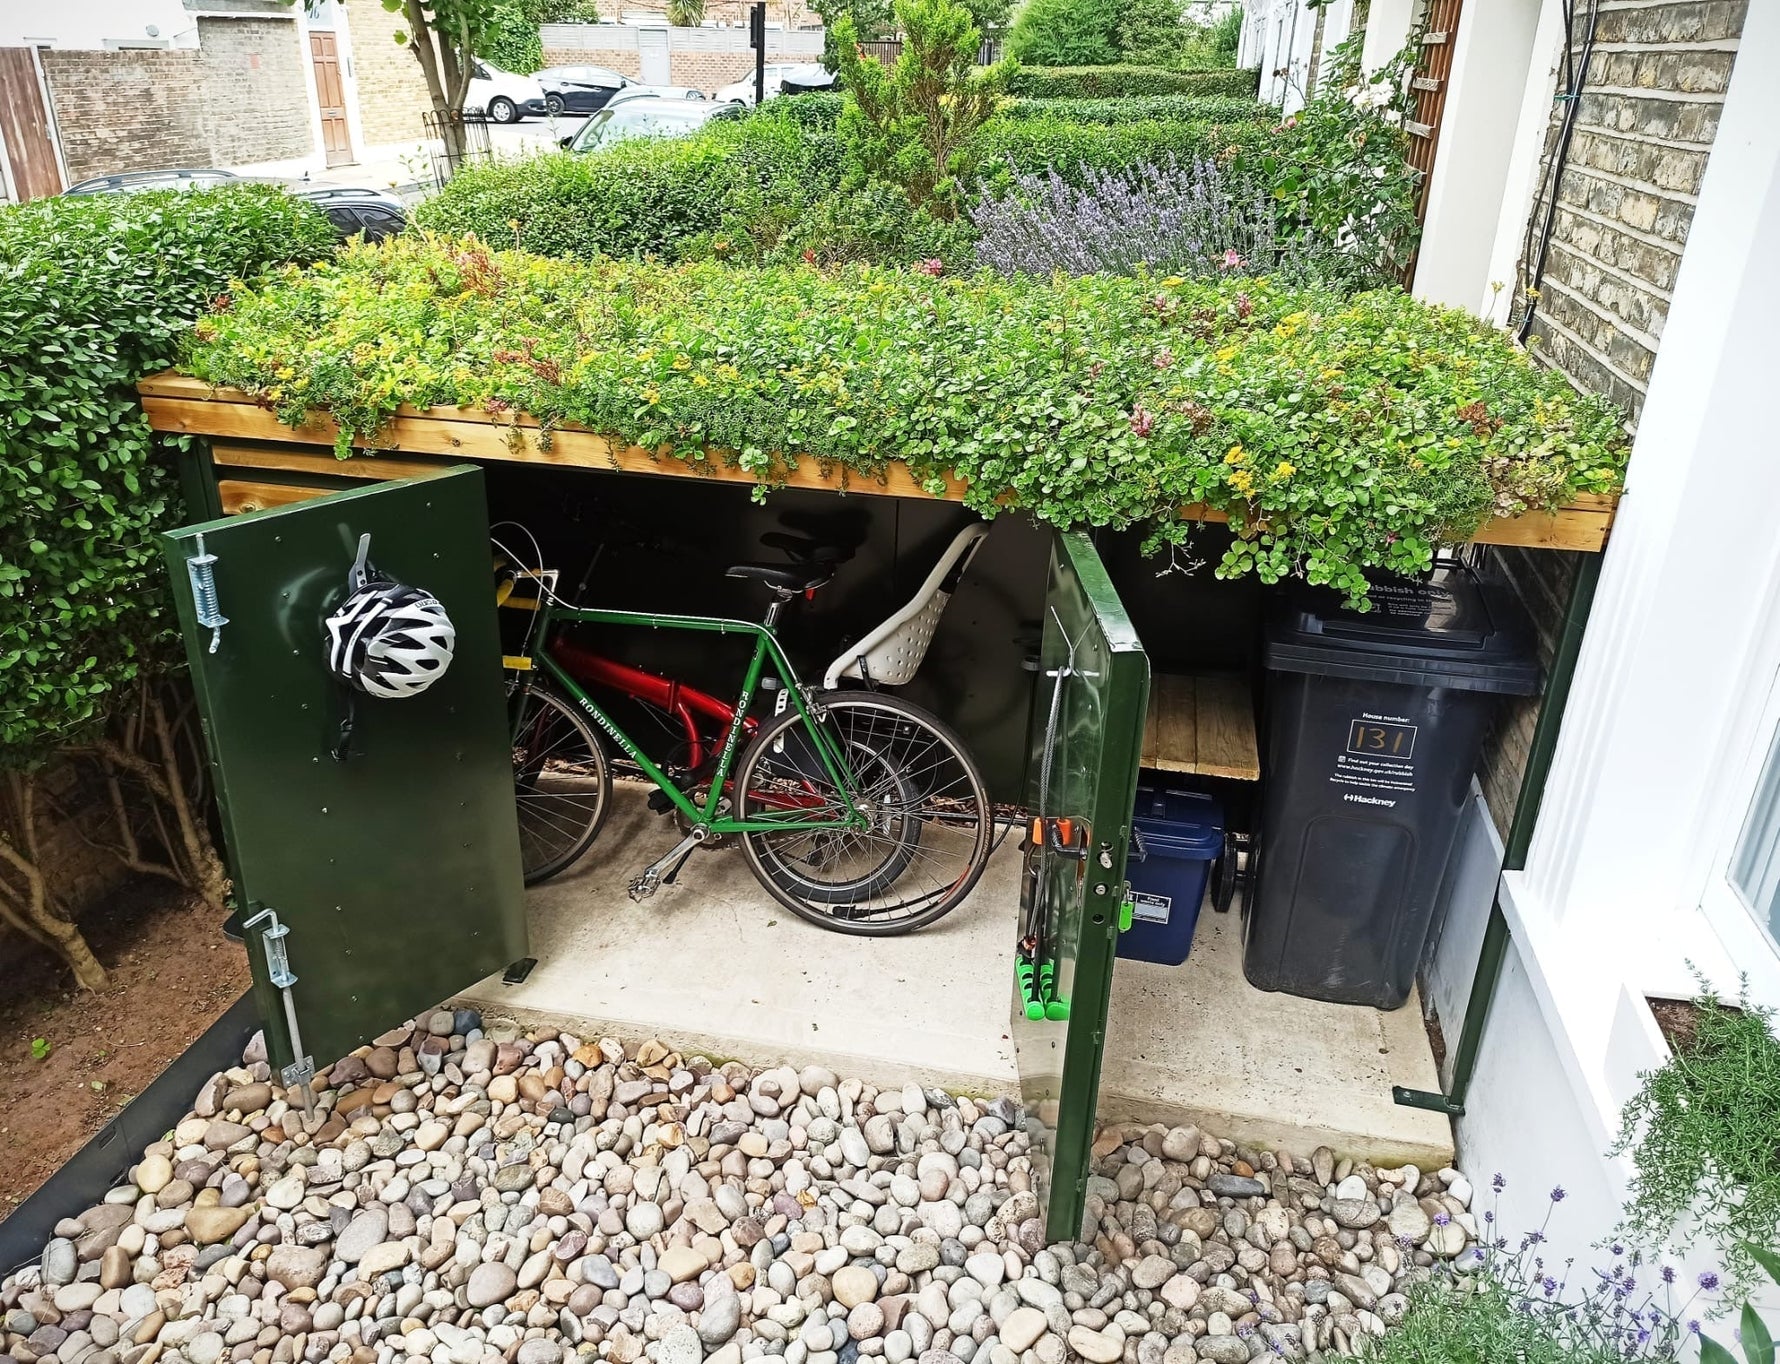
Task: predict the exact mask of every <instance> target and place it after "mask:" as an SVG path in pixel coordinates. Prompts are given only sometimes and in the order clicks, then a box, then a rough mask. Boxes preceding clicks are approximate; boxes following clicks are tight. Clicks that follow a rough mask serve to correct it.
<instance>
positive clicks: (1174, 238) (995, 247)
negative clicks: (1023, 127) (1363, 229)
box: [971, 157, 1347, 283]
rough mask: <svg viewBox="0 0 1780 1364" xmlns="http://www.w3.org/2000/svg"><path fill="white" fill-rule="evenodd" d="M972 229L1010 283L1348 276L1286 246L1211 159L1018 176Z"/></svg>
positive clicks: (1253, 195) (1313, 251)
mask: <svg viewBox="0 0 1780 1364" xmlns="http://www.w3.org/2000/svg"><path fill="white" fill-rule="evenodd" d="M971 221H972V222H973V223H974V225H975V226H976V229H977V231H978V233H979V234H980V235H979V238H978V241H977V258H978V260H979V261H981V262H982V263H983V264H984V265H987V266H988V267H990V268H991V269H993V270H996V271H998V272H999V273H1001V274H1004V275H1013V274H1030V275H1050V274H1054V273H1057V272H1062V273H1063V274H1068V275H1095V274H1109V275H1135V274H1139V273H1142V272H1144V271H1149V272H1151V273H1154V274H1159V275H1178V276H1181V277H1183V278H1187V279H1217V278H1220V277H1223V276H1227V275H1232V274H1254V275H1274V276H1277V277H1281V278H1284V279H1286V280H1290V281H1293V282H1297V283H1313V282H1335V281H1337V280H1339V279H1340V278H1341V277H1343V276H1344V275H1345V274H1346V273H1347V262H1345V261H1343V260H1342V259H1341V256H1342V253H1341V252H1339V251H1338V250H1335V249H1334V248H1330V247H1323V246H1316V245H1312V244H1309V243H1307V242H1306V240H1305V239H1304V238H1303V237H1290V238H1281V237H1280V236H1279V235H1278V233H1277V231H1276V227H1275V217H1274V211H1273V207H1272V204H1271V203H1270V201H1269V199H1268V196H1267V194H1266V191H1265V190H1264V189H1263V188H1262V187H1260V186H1258V185H1255V184H1252V183H1249V182H1247V181H1244V180H1242V179H1240V178H1237V177H1233V176H1230V175H1229V174H1227V173H1226V171H1225V170H1224V168H1223V167H1221V166H1220V165H1219V164H1218V163H1217V162H1216V161H1214V160H1212V159H1210V158H1207V157H1197V158H1193V159H1190V160H1179V159H1176V158H1173V157H1168V158H1165V159H1163V160H1161V161H1158V162H1155V163H1153V164H1150V165H1144V166H1139V167H1136V168H1134V169H1132V170H1127V171H1090V172H1088V175H1087V178H1086V180H1085V181H1084V182H1083V183H1080V184H1071V183H1069V182H1068V181H1066V180H1065V179H1064V178H1063V177H1062V176H1061V175H1059V174H1058V173H1057V171H1056V170H1055V169H1047V170H1046V171H1044V172H1041V173H1026V174H1021V175H1018V176H1016V177H1015V179H1014V183H1013V186H1012V188H1011V189H1010V190H1009V191H1008V192H1007V193H1006V194H1004V195H1002V196H1000V197H998V198H990V197H985V198H984V199H982V200H981V201H980V202H979V203H977V204H976V205H975V207H973V208H972V210H971Z"/></svg>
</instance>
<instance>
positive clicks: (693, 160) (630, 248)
mask: <svg viewBox="0 0 1780 1364" xmlns="http://www.w3.org/2000/svg"><path fill="white" fill-rule="evenodd" d="M796 102H797V101H796V100H786V101H775V103H787V104H791V103H796ZM840 177H841V145H840V142H839V139H838V138H837V137H836V136H835V135H834V134H832V133H826V134H824V133H813V132H808V131H805V130H802V129H799V128H798V127H797V126H796V125H795V124H794V123H793V122H791V121H789V120H780V119H766V118H758V119H744V120H741V121H739V122H734V123H730V122H719V123H716V124H713V125H711V126H710V127H708V128H705V129H703V130H702V131H701V132H699V133H698V134H696V135H695V136H692V137H684V138H670V139H663V140H660V141H645V140H638V141H630V142H621V143H619V144H618V145H616V146H614V147H611V148H608V149H607V150H605V151H601V152H596V153H593V154H590V155H585V156H582V155H575V154H572V153H566V152H559V153H551V154H548V155H544V156H534V157H527V158H525V159H522V160H518V161H503V162H495V163H491V164H488V165H482V166H473V167H470V168H468V169H465V170H463V171H460V172H459V173H458V174H457V175H455V176H454V177H452V180H451V183H450V184H449V185H448V186H446V188H445V190H444V192H443V193H441V194H438V195H436V196H435V197H433V198H432V199H429V200H428V201H427V202H426V203H424V204H422V205H421V206H420V209H419V210H418V211H417V213H416V215H415V216H416V219H417V220H418V221H419V222H421V223H422V224H424V225H426V226H429V227H433V228H437V229H439V230H440V231H444V232H449V233H453V234H463V233H470V232H473V233H475V234H476V235H477V236H479V237H481V238H482V239H483V240H484V241H489V242H494V243H497V244H517V245H522V246H524V247H525V248H526V249H527V250H531V251H536V252H539V253H541V254H544V255H550V256H575V257H579V258H581V259H583V260H591V259H593V258H594V257H596V256H599V255H602V254H603V255H609V256H641V255H651V254H653V255H660V256H663V257H666V258H667V259H669V260H679V259H682V258H685V257H688V256H692V257H696V256H700V255H705V254H710V252H711V250H712V243H713V241H715V240H721V239H723V237H724V235H725V234H727V235H728V236H729V237H732V238H740V239H746V238H748V237H750V236H752V235H754V234H755V233H756V232H757V231H759V232H768V233H769V240H768V242H767V243H766V245H767V246H770V245H771V241H772V240H776V234H771V232H770V229H771V226H772V224H774V223H778V224H780V227H781V229H782V227H783V225H784V224H786V223H789V222H790V221H792V220H794V219H795V218H796V217H797V215H798V214H800V213H801V212H803V211H805V210H806V209H807V208H808V207H809V206H810V205H811V204H813V203H815V202H818V201H819V200H820V198H821V197H822V196H823V195H825V194H829V193H832V192H834V191H835V190H836V189H837V188H838V187H839V184H840Z"/></svg>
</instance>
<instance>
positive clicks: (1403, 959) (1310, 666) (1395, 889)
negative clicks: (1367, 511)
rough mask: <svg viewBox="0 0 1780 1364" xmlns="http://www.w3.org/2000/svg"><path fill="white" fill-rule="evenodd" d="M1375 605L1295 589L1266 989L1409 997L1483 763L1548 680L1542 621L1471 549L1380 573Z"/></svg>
mask: <svg viewBox="0 0 1780 1364" xmlns="http://www.w3.org/2000/svg"><path fill="white" fill-rule="evenodd" d="M1371 597H1372V610H1370V611H1368V612H1358V611H1351V610H1347V609H1345V608H1344V607H1342V605H1341V602H1340V599H1339V597H1338V596H1337V595H1336V594H1334V593H1331V592H1327V591H1323V590H1318V589H1313V588H1306V587H1298V588H1296V589H1289V590H1287V591H1286V592H1283V593H1282V594H1281V597H1280V600H1279V601H1278V602H1277V603H1276V607H1275V609H1274V611H1273V612H1272V613H1271V615H1270V617H1269V620H1268V622H1267V631H1266V637H1265V644H1264V648H1263V661H1264V663H1265V666H1266V669H1267V689H1266V701H1265V726H1266V733H1265V738H1264V740H1263V748H1262V759H1261V781H1262V796H1261V819H1260V826H1259V842H1258V847H1257V856H1256V869H1255V885H1254V890H1253V894H1252V897H1251V902H1250V904H1249V906H1248V916H1247V924H1246V927H1245V937H1244V946H1243V971H1244V973H1245V974H1246V975H1247V976H1248V979H1249V981H1250V982H1251V983H1252V984H1254V985H1256V986H1258V987H1260V988H1261V989H1263V990H1282V991H1285V992H1286V993H1288V994H1294V995H1302V996H1306V997H1308V998H1311V999H1323V1000H1332V1001H1335V1002H1337V1003H1343V1004H1370V1005H1372V1006H1373V1007H1374V1008H1378V1009H1395V1008H1397V1007H1399V1006H1400V1005H1402V1004H1403V1002H1404V1001H1405V1000H1407V999H1408V997H1409V991H1410V988H1411V986H1412V985H1413V984H1414V981H1415V973H1416V969H1417V967H1418V965H1419V964H1420V961H1421V955H1422V949H1423V947H1424V946H1425V945H1426V943H1427V939H1428V932H1429V929H1430V927H1431V926H1432V924H1431V919H1432V915H1433V912H1434V904H1435V899H1436V897H1437V896H1438V894H1439V891H1440V885H1441V880H1442V878H1443V877H1444V875H1445V872H1446V864H1447V860H1448V858H1449V857H1450V856H1451V854H1452V849H1453V843H1454V840H1455V838H1456V837H1457V834H1458V829H1459V818H1460V815H1461V813H1462V811H1463V808H1464V803H1465V796H1466V792H1467V790H1468V789H1469V786H1470V782H1471V775H1472V772H1473V770H1474V769H1475V768H1476V766H1477V758H1478V751H1479V749H1480V748H1481V746H1482V743H1483V738H1484V733H1485V729H1486V727H1487V726H1488V724H1489V720H1490V716H1491V713H1492V710H1493V708H1494V707H1495V705H1496V704H1497V703H1498V698H1499V697H1501V696H1503V695H1514V696H1526V695H1531V694H1532V693H1534V692H1536V691H1537V690H1538V688H1539V668H1538V662H1537V658H1536V655H1535V652H1534V644H1533V636H1532V629H1531V625H1530V622H1529V621H1528V620H1527V618H1526V614H1525V612H1524V611H1523V610H1522V609H1521V607H1520V604H1519V603H1518V602H1517V601H1516V600H1515V599H1514V596H1513V593H1512V592H1511V591H1510V590H1509V589H1508V588H1507V587H1506V586H1505V585H1504V584H1501V583H1498V582H1495V581H1492V580H1489V579H1486V578H1484V577H1482V576H1480V575H1478V574H1476V573H1474V572H1473V571H1472V570H1471V569H1470V568H1468V567H1467V566H1465V565H1463V564H1460V563H1456V562H1454V563H1442V564H1440V565H1438V566H1437V567H1436V568H1435V569H1434V570H1433V571H1432V572H1431V573H1430V574H1429V575H1428V576H1427V577H1426V578H1423V579H1402V578H1387V579H1382V580H1378V581H1375V582H1374V583H1373V586H1372V591H1371Z"/></svg>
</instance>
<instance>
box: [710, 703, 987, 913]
mask: <svg viewBox="0 0 1780 1364" xmlns="http://www.w3.org/2000/svg"><path fill="white" fill-rule="evenodd" d="M816 706H817V707H818V708H819V713H820V715H821V717H822V718H821V720H820V723H822V724H824V725H826V726H828V727H829V733H830V736H831V737H833V738H835V739H836V740H837V741H838V742H839V743H840V744H841V746H842V748H843V750H845V751H849V752H854V753H856V754H857V753H865V754H866V755H867V756H868V760H870V761H875V762H877V763H878V764H879V766H880V768H881V775H882V778H883V780H882V781H881V782H880V783H879V784H878V787H877V788H876V789H877V790H879V792H880V794H883V793H889V792H892V791H893V792H894V794H895V796H896V799H895V800H894V801H883V800H878V801H874V802H873V803H874V805H875V806H877V807H878V808H879V812H880V814H881V818H880V820H879V822H878V824H876V825H874V828H873V829H872V830H869V831H863V832H861V831H856V830H847V831H845V832H844V833H842V832H840V831H839V826H838V825H837V832H836V833H835V834H834V835H831V836H829V837H830V838H831V839H832V840H834V841H837V842H838V841H840V840H842V839H847V838H850V839H853V840H854V841H855V843H856V844H864V843H867V842H871V843H872V845H873V846H874V847H875V848H876V849H877V850H878V851H877V852H876V853H869V852H868V854H867V858H868V864H867V867H866V869H865V870H864V871H863V872H861V873H858V874H854V875H853V876H852V878H851V880H850V881H837V882H821V881H818V880H817V878H816V877H815V876H814V875H812V874H811V873H810V872H809V871H807V870H805V869H803V868H802V867H801V866H800V862H802V861H804V859H801V858H799V857H798V856H796V855H795V854H794V853H793V852H791V851H790V849H792V848H794V847H795V846H796V840H797V835H799V834H800V833H801V834H805V835H809V836H810V837H811V839H812V840H819V839H820V838H821V837H822V834H821V831H820V830H815V831H810V830H804V831H796V830H787V831H785V832H782V833H781V832H778V831H759V830H756V831H751V832H748V833H744V834H742V835H741V838H740V841H741V845H742V854H743V856H744V857H745V858H746V859H747V862H748V869H749V871H751V872H752V873H753V875H754V877H755V879H756V880H758V881H759V882H760V884H761V885H762V886H763V887H764V888H765V889H766V890H767V892H768V893H769V894H771V895H772V897H773V898H774V899H775V900H777V901H778V902H779V903H780V904H781V905H783V906H784V907H785V908H787V909H789V910H790V911H791V912H792V913H794V914H796V915H798V916H799V917H800V918H803V919H806V920H808V921H809V922H811V923H814V924H817V925H819V926H821V927H823V928H828V929H832V930H835V931H837V932H841V933H849V934H853V935H855V936H860V937H893V936H896V935H899V934H902V933H912V932H914V931H915V930H916V929H920V928H925V927H927V926H928V925H930V924H933V923H935V922H937V921H938V920H939V919H941V918H943V917H944V916H945V915H947V914H949V913H950V912H951V911H952V910H953V909H955V908H957V906H958V905H959V904H960V903H962V902H963V900H964V898H965V897H966V896H968V895H969V894H970V892H971V890H972V889H973V888H974V887H975V886H976V884H977V882H978V880H979V879H981V877H982V874H983V869H984V867H986V866H987V865H988V862H989V853H990V850H991V848H992V847H993V844H994V830H995V819H994V807H993V806H992V804H991V803H990V800H989V795H988V785H987V783H986V782H985V781H984V780H983V774H982V771H981V769H980V768H978V766H977V764H976V760H975V759H974V758H972V757H971V755H970V750H969V749H968V748H967V747H966V746H965V744H964V741H963V740H962V739H960V738H959V737H958V735H957V734H956V733H955V732H954V731H953V730H952V729H951V727H950V726H948V725H947V724H946V723H945V722H944V721H942V720H941V719H939V717H938V716H935V715H933V714H931V713H930V712H928V711H926V710H923V709H922V708H921V707H919V706H916V705H914V704H912V703H911V702H908V701H904V700H903V699H902V698H900V697H895V696H885V695H883V694H881V693H878V692H863V691H862V692H831V693H828V694H825V695H823V696H820V697H819V698H817V701H816ZM862 725H863V728H862V727H861V726H862ZM803 726H804V721H803V717H802V716H801V715H800V714H799V713H798V712H797V711H796V710H795V709H792V710H788V711H786V712H785V713H784V714H782V715H779V716H777V717H775V718H774V719H773V720H772V721H770V722H769V723H767V724H765V725H763V726H762V727H761V730H760V732H759V733H758V734H757V735H756V736H755V738H754V742H753V743H752V744H750V745H749V747H748V749H747V751H746V752H745V753H744V754H743V755H742V760H741V763H740V764H739V766H738V767H737V770H736V776H735V782H734V787H735V790H736V792H737V793H738V794H737V800H736V808H737V814H738V817H740V818H743V819H748V818H755V817H757V813H756V812H758V811H760V810H762V809H766V808H774V807H772V806H771V805H770V801H771V800H772V799H773V795H772V793H773V792H775V791H777V790H780V789H783V788H785V786H786V783H787V777H786V776H784V775H783V770H784V769H785V768H786V767H787V765H789V766H790V767H792V768H794V769H796V770H797V771H798V772H801V774H802V778H801V779H802V780H803V782H804V785H805V787H806V788H807V789H808V790H810V791H812V792H813V791H815V790H817V789H818V788H819V787H820V786H822V785H824V784H826V785H828V786H829V787H830V788H831V789H832V782H830V781H829V779H828V778H827V776H826V773H825V770H811V768H810V765H809V764H808V761H807V755H808V748H809V741H808V739H807V738H806V739H804V740H803V745H802V747H803V749H804V753H805V755H806V756H805V761H804V765H803V766H802V767H798V763H799V754H798V752H797V749H798V747H799V745H798V743H797V742H796V740H795V738H794V736H795V734H796V733H797V732H798V731H800V730H802V729H803ZM781 740H783V741H784V742H781ZM775 749H777V750H778V751H777V752H775ZM917 802H919V808H917ZM776 808H783V807H782V805H780V806H778V807H776ZM940 831H944V832H945V833H946V834H947V835H948V838H947V841H948V842H951V843H954V844H956V845H957V847H958V852H957V853H956V854H955V855H950V857H949V861H947V862H945V863H943V864H942V863H940V862H939V861H938V858H937V857H936V855H935V852H934V850H933V849H931V848H924V847H923V846H922V840H923V839H924V838H927V837H928V836H929V835H930V834H932V833H937V832H940ZM924 854H925V857H924V856H923V855H924ZM873 856H876V857H877V861H876V862H875V863H874V862H871V861H870V860H869V859H870V858H871V857H873ZM923 862H926V863H930V864H932V865H933V866H936V867H943V870H941V871H940V872H939V873H938V876H937V878H936V880H935V881H934V883H933V885H932V886H931V887H930V888H927V889H922V888H920V887H915V888H912V889H911V890H909V891H908V892H906V893H907V894H908V895H910V896H912V903H911V905H910V906H908V907H907V908H906V910H905V908H904V907H903V906H901V905H898V904H896V903H894V902H892V903H889V904H884V905H874V904H871V903H859V902H858V901H857V900H855V901H854V902H852V903H848V902H847V897H846V893H845V892H846V890H847V889H848V888H852V889H855V890H857V891H859V892H861V893H862V894H863V893H864V892H870V895H869V899H870V900H877V899H879V898H881V897H883V896H886V895H889V894H890V893H891V891H893V890H894V889H895V888H896V887H897V886H900V885H901V884H902V882H903V880H904V878H905V877H906V876H907V875H908V874H909V873H910V872H911V870H914V869H915V868H916V867H917V865H919V864H921V863H923Z"/></svg>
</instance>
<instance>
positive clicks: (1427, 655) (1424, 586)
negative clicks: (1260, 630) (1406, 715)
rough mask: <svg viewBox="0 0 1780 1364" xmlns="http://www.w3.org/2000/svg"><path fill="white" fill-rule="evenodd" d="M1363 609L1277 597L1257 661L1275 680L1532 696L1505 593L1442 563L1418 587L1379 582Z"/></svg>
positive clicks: (1334, 600)
mask: <svg viewBox="0 0 1780 1364" xmlns="http://www.w3.org/2000/svg"><path fill="white" fill-rule="evenodd" d="M1371 581H1372V593H1371V596H1372V609H1371V610H1370V611H1364V612H1362V611H1354V610H1350V609H1349V608H1347V607H1345V606H1343V605H1342V602H1341V595H1340V593H1338V592H1335V591H1333V590H1331V589H1328V588H1313V587H1309V586H1307V585H1303V584H1299V585H1296V586H1295V587H1293V588H1290V589H1287V590H1286V591H1285V592H1283V593H1281V594H1280V597H1279V599H1278V600H1277V602H1276V606H1275V609H1274V611H1273V612H1272V614H1271V616H1270V618H1269V620H1268V623H1267V638H1266V644H1265V646H1264V648H1263V651H1262V658H1263V661H1264V662H1265V664H1266V666H1267V667H1268V668H1270V669H1272V670H1273V671H1275V672H1295V673H1313V674H1316V675H1318V676H1321V677H1344V678H1350V679H1355V680H1358V681H1365V682H1395V683H1400V684H1403V685H1407V686H1412V687H1453V688H1457V689H1459V690H1461V691H1485V692H1502V693H1507V694H1510V695H1515V696H1528V695H1531V694H1532V693H1534V692H1536V691H1538V690H1539V664H1538V659H1537V656H1536V654H1535V652H1534V645H1533V630H1532V624H1531V622H1530V621H1529V620H1528V619H1527V614H1526V612H1525V611H1524V610H1523V609H1522V607H1521V605H1520V603H1519V602H1518V601H1516V600H1515V598H1514V594H1513V593H1512V592H1511V591H1510V590H1509V588H1508V587H1507V585H1506V584H1504V583H1501V582H1499V581H1496V580H1494V579H1491V578H1487V577H1483V576H1481V575H1479V574H1477V573H1475V572H1474V571H1473V570H1472V569H1470V568H1469V567H1468V566H1466V565H1464V564H1459V563H1446V564H1441V565H1439V566H1438V567H1436V568H1435V569H1434V570H1433V572H1431V573H1430V574H1428V576H1427V577H1425V578H1397V577H1385V576H1382V575H1381V576H1379V577H1377V578H1374V579H1372V580H1371Z"/></svg>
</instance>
